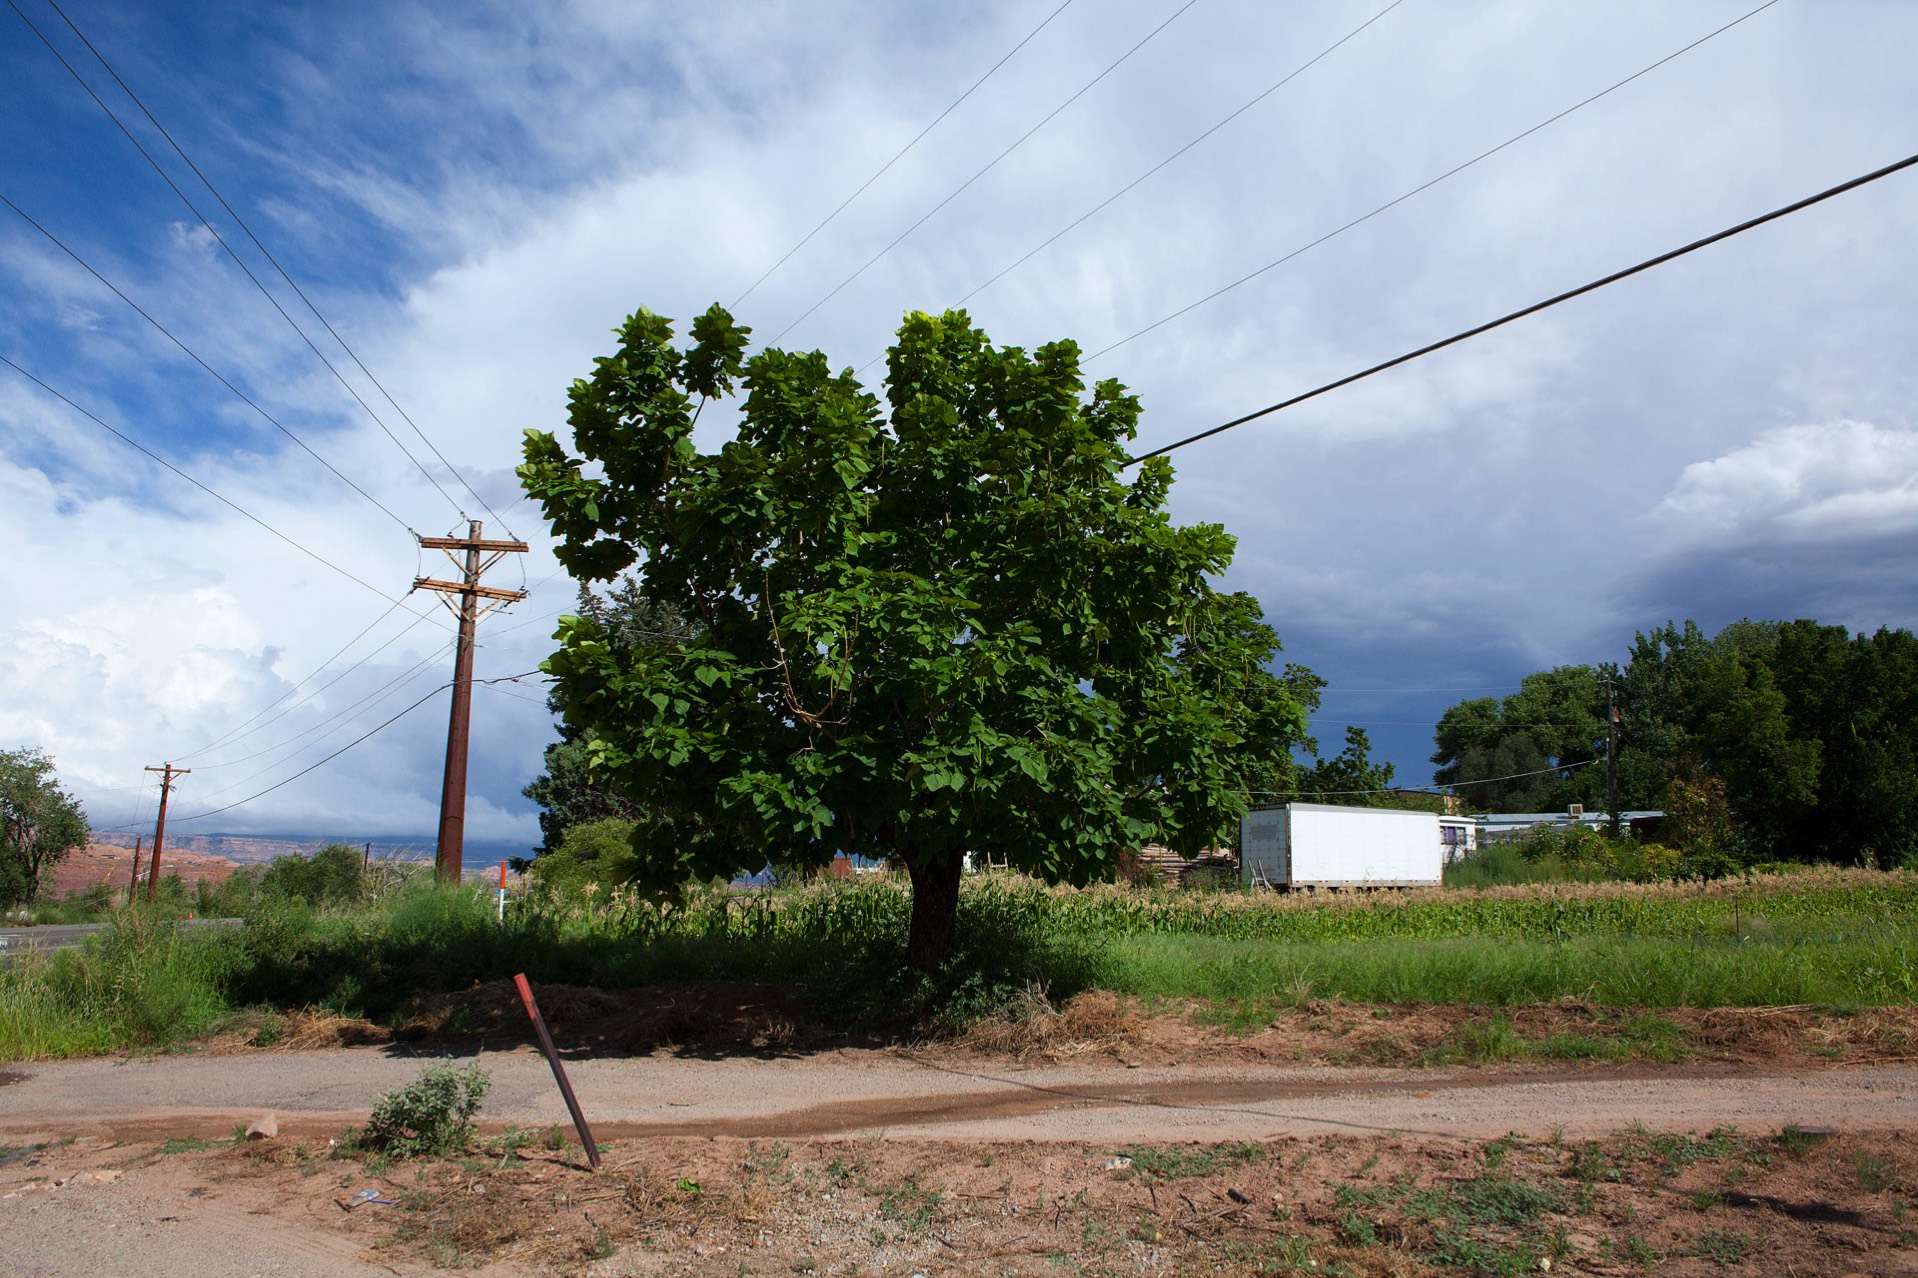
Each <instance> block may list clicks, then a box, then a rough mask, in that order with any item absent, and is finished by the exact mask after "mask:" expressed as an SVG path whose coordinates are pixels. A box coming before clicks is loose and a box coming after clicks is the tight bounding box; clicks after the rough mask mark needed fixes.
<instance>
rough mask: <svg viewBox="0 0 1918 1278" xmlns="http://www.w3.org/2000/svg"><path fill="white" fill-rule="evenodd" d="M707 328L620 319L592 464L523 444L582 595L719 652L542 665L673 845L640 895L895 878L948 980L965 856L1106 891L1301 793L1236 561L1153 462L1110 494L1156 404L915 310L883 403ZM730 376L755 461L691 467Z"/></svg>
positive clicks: (849, 377)
mask: <svg viewBox="0 0 1918 1278" xmlns="http://www.w3.org/2000/svg"><path fill="white" fill-rule="evenodd" d="M691 336H692V339H693V340H692V342H691V344H690V345H689V346H687V347H686V348H684V349H681V348H679V347H677V346H675V345H674V340H673V331H672V326H671V324H670V322H669V321H667V320H665V319H663V318H661V317H660V316H657V315H654V314H652V313H651V312H649V311H646V310H641V311H639V312H637V313H636V314H634V315H633V316H631V317H630V318H629V319H628V320H627V321H626V323H625V324H624V325H623V326H622V327H621V328H620V329H619V330H618V338H619V345H618V349H617V350H616V351H615V352H614V353H613V354H612V355H611V356H609V357H607V358H603V359H600V360H598V361H596V365H595V368H594V372H593V375H592V376H591V377H590V378H588V379H584V380H581V381H577V382H575V383H574V384H573V386H572V389H571V393H570V413H569V417H568V422H569V425H570V427H571V433H572V448H573V449H575V450H577V455H574V454H573V453H569V452H568V450H567V449H566V448H563V447H562V446H561V445H560V443H559V442H558V440H556V439H555V438H554V436H552V435H551V434H546V433H542V432H537V431H529V432H528V433H527V438H526V448H525V464H524V465H522V466H521V467H520V469H519V474H520V477H521V480H522V482H523V483H524V485H525V487H526V490H527V492H528V493H529V494H530V495H532V496H533V497H535V498H536V499H538V501H539V502H540V504H541V507H542V510H543V512H544V514H545V517H546V518H547V519H548V520H549V521H550V523H551V525H552V528H553V532H554V534H555V537H556V539H557V541H558V546H557V548H556V553H557V554H558V556H559V558H560V561H561V562H562V563H563V564H564V565H566V567H567V568H568V569H569V570H570V571H571V572H572V573H573V574H574V576H575V577H577V578H579V579H581V580H589V581H592V580H597V581H604V580H610V579H611V578H613V577H615V576H616V575H617V574H619V573H622V572H625V571H627V570H628V569H634V570H635V572H636V577H637V580H638V583H639V592H640V594H641V596H642V597H644V598H645V599H647V600H649V601H652V602H654V603H658V604H662V605H669V606H671V607H673V608H674V609H676V610H678V611H679V612H680V613H681V614H682V615H685V616H688V617H690V618H692V620H693V621H694V622H695V624H696V625H697V626H698V627H699V634H698V635H697V637H695V638H693V639H692V640H690V641H689V642H688V643H686V644H685V645H684V646H683V647H677V648H675V647H665V646H655V647H634V648H628V649H624V650H622V649H621V648H620V647H619V646H618V645H617V644H616V643H615V642H614V641H613V639H612V637H611V636H610V634H609V632H608V629H607V627H606V626H605V625H604V624H603V623H601V622H599V621H596V620H595V619H593V618H591V617H586V616H581V617H573V618H567V619H564V620H562V622H561V623H560V636H559V637H560V648H559V651H558V652H556V653H555V654H554V655H553V656H552V657H551V658H550V659H549V660H548V662H547V663H546V666H545V668H546V669H547V670H548V671H549V672H550V673H551V674H552V675H553V676H554V678H555V686H554V695H555V696H556V697H557V698H558V700H559V704H560V705H561V706H562V708H563V710H564V713H565V714H566V717H567V719H568V721H569V722H570V723H574V724H577V725H579V726H580V727H582V728H583V729H585V730H587V731H590V732H591V733H592V734H593V735H592V739H591V741H590V742H589V745H588V750H589V753H590V757H591V767H592V768H593V769H594V770H595V771H596V772H598V773H601V774H603V775H605V776H606V777H607V778H608V779H609V780H610V781H611V782H612V783H613V784H614V785H615V786H616V787H617V788H618V789H619V790H620V791H622V792H623V793H624V794H625V795H626V797H627V798H628V799H630V800H632V801H634V802H635V803H638V804H640V805H641V806H642V807H644V808H646V809H647V810H649V811H656V812H660V813H664V814H667V815H670V816H673V817H674V818H675V819H676V821H677V824H676V826H675V827H674V828H672V829H671V830H664V829H662V828H661V827H656V826H654V825H652V824H650V823H645V824H642V825H641V826H640V827H639V828H638V829H637V830H636V831H635V833H634V836H633V847H634V851H635V853H636V855H637V858H638V867H639V868H638V875H639V877H640V878H642V879H643V880H646V881H648V882H650V883H651V884H653V885H660V886H666V885H676V884H679V883H683V882H685V881H686V880H688V879H690V878H696V877H707V876H716V875H731V874H735V873H739V872H742V871H746V870H756V869H758V868H760V867H761V866H763V865H765V864H766V863H767V862H769V861H770V862H773V863H779V864H790V865H794V866H799V867H805V866H808V865H823V864H825V863H826V862H827V861H828V860H829V859H830V858H831V856H832V855H833V853H834V852H835V851H841V850H843V851H847V852H852V853H859V854H863V855H867V856H873V857H897V858H898V859H899V860H900V861H902V862H903V863H904V865H905V867H906V869H907V872H908V874H909V875H910V876H911V880H912V896H913V899H912V921H911V925H910V931H909V935H908V941H907V956H906V957H907V961H908V962H909V963H910V964H911V965H912V966H914V967H916V968H918V969H920V970H929V969H931V968H933V967H935V966H936V965H938V964H939V963H940V962H941V961H942V960H943V959H944V958H945V956H946V955H948V954H949V953H950V951H951V950H952V948H953V946H954V944H955V942H956V939H957V936H956V927H957V913H958V894H959V875H960V867H961V856H962V854H963V853H964V852H966V851H981V852H989V853H992V854H993V855H995V856H1002V857H1004V858H1005V859H1007V860H1008V861H1009V862H1010V863H1011V864H1013V865H1014V866H1017V867H1019V868H1021V869H1024V870H1027V871H1029V872H1032V873H1034V874H1038V875H1041V876H1043V877H1044V878H1046V879H1048V880H1051V881H1063V882H1070V883H1086V882H1091V881H1095V880H1098V879H1101V878H1106V877H1110V874H1111V872H1112V869H1113V867H1114V864H1115V862H1116V858H1117V855H1118V853H1119V851H1120V850H1121V849H1124V848H1128V847H1138V846H1140V845H1142V844H1144V843H1147V842H1157V843H1162V844H1164V845H1166V846H1168V847H1171V848H1173V849H1175V850H1177V851H1180V852H1183V853H1186V854H1187V855H1191V854H1194V853H1196V852H1198V851H1199V850H1200V849H1201V848H1203V847H1206V846H1207V845H1209V844H1212V843H1215V842H1217V841H1219V840H1220V839H1222V838H1223V837H1225V836H1226V835H1227V834H1228V833H1229V832H1230V830H1231V829H1232V827H1233V825H1234V823H1235V822H1236V821H1237V819H1238V817H1239V816H1240V815H1241V813H1242V812H1243V811H1244V808H1245V796H1244V791H1245V790H1247V789H1253V788H1260V789H1267V788H1270V789H1277V788H1284V785H1283V784H1273V783H1274V782H1280V783H1283V782H1289V780H1290V762H1289V757H1290V750H1291V746H1292V744H1293V743H1294V742H1295V741H1297V740H1299V739H1301V738H1302V737H1303V735H1304V729H1305V723H1304V717H1303V714H1302V713H1301V711H1300V709H1299V706H1298V704H1297V701H1296V700H1295V698H1294V697H1293V695H1292V693H1291V690H1290V688H1289V686H1288V685H1287V684H1286V683H1285V682H1284V680H1283V679H1282V678H1281V677H1280V676H1278V675H1275V674H1273V673H1272V672H1271V671H1270V670H1268V669H1267V665H1268V663H1269V662H1270V661H1271V660H1272V658H1273V655H1274V653H1275V652H1276V650H1277V648H1278V641H1277V639H1276V637H1275V636H1274V634H1273V632H1272V630H1271V628H1270V627H1269V626H1268V625H1267V624H1266V623H1265V621H1264V619H1263V616H1262V614H1261V612H1260V609H1259V606H1258V604H1257V602H1256V601H1254V600H1253V599H1251V598H1250V597H1248V596H1246V595H1244V594H1234V593H1226V592H1222V591H1220V590H1218V589H1216V588H1215V587H1214V586H1213V585H1212V584H1211V581H1210V579H1211V578H1212V577H1214V576H1216V575H1217V574H1219V573H1222V572H1224V571H1225V569H1226V568H1227V566H1228V565H1229V564H1230V562H1231V557H1232V551H1233V544H1234V543H1233V539H1232V538H1231V537H1229V536H1228V535H1226V533H1225V531H1224V530H1223V529H1222V528H1220V527H1219V526H1218V525H1214V524H1194V525H1188V526H1184V527H1181V526H1177V525H1175V524H1174V523H1173V522H1172V520H1171V518H1170V517H1169V516H1168V515H1167V513H1166V511H1165V503H1166V498H1167V494H1168V492H1169V490H1170V488H1171V484H1172V469H1171V466H1170V465H1169V464H1168V463H1167V462H1166V461H1165V460H1164V459H1163V458H1160V459H1154V460H1150V461H1147V462H1145V463H1143V464H1142V465H1141V466H1140V467H1139V468H1138V470H1137V472H1136V474H1134V475H1133V476H1132V477H1131V478H1130V479H1129V481H1128V480H1127V479H1125V478H1124V477H1123V476H1122V472H1123V471H1124V470H1125V468H1126V467H1127V463H1128V457H1127V445H1128V444H1129V443H1130V441H1131V440H1132V438H1133V437H1134V434H1135V432H1136V429H1137V425H1138V419H1139V404H1138V401H1137V400H1136V399H1135V398H1133V397H1132V396H1131V395H1128V394H1127V393H1126V392H1125V390H1124V388H1123V387H1121V386H1120V385H1119V384H1118V383H1117V382H1113V381H1105V382H1101V383H1099V384H1098V385H1097V386H1095V387H1094V388H1093V389H1092V391H1091V393H1090V394H1089V395H1088V394H1087V393H1086V388H1085V384H1084V382H1083V380H1082V378H1081V376H1080V373H1079V352H1078V348H1077V347H1076V346H1075V345H1074V344H1073V343H1071V342H1054V343H1051V344H1049V345H1046V346H1042V347H1040V348H1039V349H1037V350H1036V351H1033V352H1030V353H1028V352H1026V351H1024V350H1021V349H1019V348H1017V347H1005V348H999V347H995V346H993V345H992V344H991V343H990V342H989V341H988V340H987V338H986V336H985V335H984V334H983V333H981V332H979V331H978V330H977V329H975V328H974V327H973V326H972V324H971V322H970V321H969V320H968V318H967V317H966V315H965V314H964V312H948V313H946V314H945V315H943V316H938V317H934V316H931V315H927V314H923V313H915V314H912V315H910V316H908V317H907V318H906V321H905V323H904V324H903V326H902V327H901V328H900V330H899V335H898V341H897V344H896V345H895V346H894V347H893V348H892V350H891V351H890V353H889V357H888V363H887V378H886V386H885V399H884V401H883V403H882V401H881V400H880V399H879V398H877V397H876V396H874V395H872V394H869V393H868V392H867V391H866V390H865V388H864V387H862V386H861V385H860V383H859V382H858V380H857V379H856V378H855V376H854V375H853V373H852V372H851V370H849V369H848V370H846V371H843V372H839V373H834V372H832V371H831V369H830V368H829V367H828V364H827V361H826V358H825V356H824V355H822V354H820V353H818V352H816V351H815V352H812V353H806V354H797V353H791V352H786V351H780V350H766V351H762V352H759V353H758V354H755V355H754V356H752V357H751V358H750V359H747V358H745V349H746V344H747V337H748V331H747V330H746V329H744V328H742V327H740V326H738V325H737V324H735V323H734V322H733V319H732V317H731V316H730V315H728V314H727V313H726V312H725V311H724V310H723V309H722V308H720V307H717V306H715V307H713V308H712V309H710V310H708V311H707V312H706V313H705V314H704V315H702V316H701V317H700V318H699V319H697V320H696V321H694V323H693V326H692V334H691ZM736 383H737V384H738V385H739V386H740V387H741V388H742V389H743V391H744V399H743V402H742V403H741V404H740V405H739V408H740V420H739V425H738V429H737V433H736V435H735V437H734V438H733V439H732V440H731V441H729V442H727V443H726V444H724V445H723V446H721V447H720V448H719V449H718V450H717V451H715V452H710V453H706V452H701V451H700V450H699V448H698V446H697V445H696V444H695V442H694V439H693V434H692V430H693V423H694V421H695V419H696V418H697V416H698V414H699V411H700V409H701V408H702V407H703V406H704V405H705V404H706V403H707V402H709V401H711V400H713V399H717V398H720V397H724V396H728V395H730V394H731V393H732V391H733V389H734V386H735V384H736Z"/></svg>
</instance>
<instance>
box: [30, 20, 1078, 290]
mask: <svg viewBox="0 0 1918 1278" xmlns="http://www.w3.org/2000/svg"><path fill="white" fill-rule="evenodd" d="M49 3H51V0H49ZM1071 5H1072V0H1065V3H1064V4H1061V5H1060V6H1059V7H1058V8H1056V9H1054V10H1053V11H1052V12H1051V13H1049V14H1047V15H1046V16H1045V19H1044V21H1042V22H1040V23H1039V25H1038V26H1036V27H1034V28H1033V29H1032V30H1030V31H1028V32H1026V35H1025V38H1024V39H1023V40H1021V41H1019V43H1017V44H1015V45H1013V46H1012V48H1011V49H1010V50H1008V51H1007V53H1006V55H1005V56H1004V57H1002V58H1000V59H999V60H998V61H997V62H995V63H993V64H992V66H991V67H990V68H989V69H988V70H987V71H986V73H985V74H984V75H982V76H980V77H979V78H978V79H977V80H974V81H973V82H972V86H971V87H970V88H968V89H967V90H966V91H965V92H964V93H961V94H960V95H959V96H958V97H956V98H954V99H953V100H952V101H951V102H950V103H948V104H947V106H946V109H945V110H943V111H941V112H940V113H939V114H938V115H937V116H935V117H933V121H932V123H931V124H928V125H927V126H926V127H925V128H923V129H921V130H919V132H918V133H916V134H914V135H913V138H912V141H910V142H908V143H906V145H904V146H902V147H900V148H899V150H898V151H896V152H895V153H894V154H893V157H892V158H891V159H890V160H887V161H886V162H885V163H884V164H882V165H880V166H879V170H878V171H877V172H876V173H874V174H873V175H872V176H871V177H869V178H867V179H866V180H865V181H864V182H862V183H860V184H859V188H858V189H857V190H855V191H854V192H853V193H852V194H851V195H848V196H847V197H846V198H845V199H844V200H843V201H841V202H840V205H839V207H838V208H836V209H834V210H833V211H832V212H830V213H828V214H826V216H825V219H824V220H823V221H821V222H820V223H819V225H817V226H815V227H813V229H812V230H810V231H807V232H806V234H805V235H804V236H802V237H801V238H800V241H799V243H797V244H795V245H793V246H792V247H791V248H789V249H787V250H786V252H785V255H784V256H783V257H781V258H780V259H779V260H778V261H777V262H774V263H773V264H772V265H771V266H769V267H767V268H766V272H765V274H763V275H761V276H760V277H759V278H758V279H756V280H754V281H753V282H752V283H751V284H748V285H747V286H746V291H745V292H743V293H741V294H740V295H739V296H738V297H736V298H734V299H733V304H732V307H731V308H730V309H733V310H737V309H738V308H739V304H740V303H741V302H743V301H745V300H746V299H747V298H749V297H751V296H752V295H753V291H754V290H755V289H757V288H758V287H759V286H760V285H761V284H764V283H765V282H766V281H767V280H769V279H771V278H772V277H773V275H774V273H775V272H777V271H778V270H779V268H780V267H782V266H784V265H785V264H786V263H787V262H789V261H791V260H792V256H793V254H795V253H797V252H798V251H799V250H800V249H802V248H805V247H806V245H808V244H810V243H811V242H812V239H813V237H814V236H816V235H818V234H819V233H820V232H821V231H823V230H825V229H826V228H827V227H828V226H830V225H832V223H833V221H834V220H835V219H836V218H838V216H839V215H840V214H841V213H844V212H845V211H846V210H847V209H848V208H850V207H852V203H853V201H854V200H857V199H858V198H859V197H860V196H862V195H864V194H865V193H866V190H867V188H868V187H870V186H871V185H872V184H873V183H874V182H877V181H878V180H879V179H880V178H882V177H884V176H886V174H887V173H888V172H890V171H891V169H892V166H893V165H895V164H897V163H899V161H901V160H903V159H905V158H906V153H907V152H908V151H910V150H912V149H913V148H914V147H916V146H918V145H919V144H920V143H921V142H923V141H925V138H926V135H927V134H928V133H931V132H932V131H933V130H934V129H936V128H938V127H939V125H940V124H941V123H942V122H943V121H944V120H945V118H946V117H947V116H949V115H951V114H952V113H953V112H954V111H956V110H958V109H959V105H960V104H961V103H962V102H964V101H965V100H966V99H967V98H969V97H971V96H972V95H973V94H974V93H976V92H977V91H978V90H979V88H980V86H981V85H983V84H985V82H986V81H988V80H990V79H992V77H993V76H994V75H996V74H998V72H999V68H1000V67H1003V66H1004V65H1006V63H1008V62H1010V61H1012V57H1013V54H1016V53H1018V52H1019V50H1021V49H1023V48H1025V47H1026V46H1027V45H1028V44H1030V43H1032V40H1033V37H1035V36H1037V35H1038V34H1039V33H1040V32H1041V31H1044V30H1045V29H1046V28H1047V27H1049V26H1051V25H1052V20H1053V19H1054V18H1056V17H1058V16H1059V15H1060V14H1062V13H1064V12H1065V11H1066V10H1067V9H1068V8H1070V7H1071Z"/></svg>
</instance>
